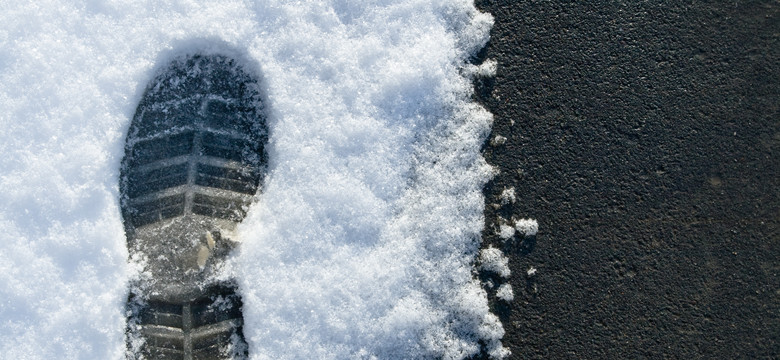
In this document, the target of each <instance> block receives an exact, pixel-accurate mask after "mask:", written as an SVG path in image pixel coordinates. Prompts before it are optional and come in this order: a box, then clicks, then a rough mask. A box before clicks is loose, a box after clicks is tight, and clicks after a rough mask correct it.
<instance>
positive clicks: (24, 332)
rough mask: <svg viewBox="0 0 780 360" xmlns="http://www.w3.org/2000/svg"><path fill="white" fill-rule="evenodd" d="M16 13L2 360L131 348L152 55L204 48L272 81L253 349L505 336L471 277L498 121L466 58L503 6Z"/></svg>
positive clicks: (253, 267) (286, 5) (1, 131)
mask: <svg viewBox="0 0 780 360" xmlns="http://www.w3.org/2000/svg"><path fill="white" fill-rule="evenodd" d="M0 10H2V11H0V105H2V112H0V140H1V141H0V153H1V154H3V156H2V157H0V189H2V190H0V234H2V235H1V236H0V299H2V301H0V320H2V325H3V326H2V327H0V347H1V348H2V349H3V357H4V358H13V359H55V358H56V359H122V358H124V351H125V344H124V327H125V319H124V316H125V314H124V301H125V299H126V296H127V293H126V285H127V280H128V279H129V278H130V277H132V276H137V275H135V272H136V270H134V269H133V268H131V266H130V265H128V263H127V260H126V259H127V252H126V250H125V244H124V241H125V239H124V231H123V226H122V221H121V217H120V212H119V206H118V201H117V200H118V199H117V198H118V185H117V179H118V172H119V171H118V170H119V163H120V161H121V159H122V157H123V155H124V154H123V152H124V138H125V135H126V134H125V132H126V130H127V128H128V126H129V122H130V119H131V118H132V116H133V113H134V111H135V108H136V106H137V103H138V101H139V99H140V96H141V94H142V92H143V90H144V88H145V87H146V86H147V84H148V82H149V81H150V80H151V78H152V76H153V75H154V74H155V70H156V69H157V68H158V67H161V66H166V65H167V64H168V60H169V59H171V58H172V57H174V56H176V55H179V54H181V53H186V52H189V53H192V52H196V51H209V52H226V53H229V54H238V55H239V56H238V57H239V58H240V60H241V61H243V62H245V66H246V67H247V68H249V69H250V70H251V71H254V72H256V75H257V76H258V77H260V78H261V79H262V81H263V84H264V86H265V89H266V92H267V99H268V103H267V104H266V105H267V111H268V115H269V129H270V143H269V152H270V164H269V174H268V177H267V179H266V183H265V188H264V193H263V194H262V195H261V196H259V197H258V198H257V203H256V204H255V205H253V207H252V208H251V209H250V213H249V215H248V217H247V220H246V221H245V222H244V223H243V224H242V225H241V227H240V228H239V230H238V231H239V236H240V237H241V238H242V240H243V245H242V249H241V253H240V254H239V255H238V256H237V257H236V258H235V259H234V260H235V261H234V263H233V264H232V265H233V266H232V267H230V268H229V273H227V274H225V276H234V277H236V278H237V279H238V280H239V282H240V286H241V291H242V295H243V298H244V316H245V322H246V326H245V328H244V332H245V335H246V337H247V341H248V343H249V347H250V349H249V351H250V354H251V356H252V358H254V359H303V358H306V359H345V358H361V359H362V358H380V359H395V358H426V357H433V358H443V359H461V358H465V357H467V356H468V355H471V354H474V353H475V352H476V351H478V348H479V345H478V342H479V341H480V340H481V341H483V342H484V343H486V344H488V351H489V352H490V353H491V354H492V355H493V356H494V357H497V358H501V357H504V356H507V355H508V351H507V350H506V349H505V348H503V347H502V346H501V343H500V339H501V337H502V336H503V328H502V326H501V323H500V322H499V321H498V319H497V317H495V316H494V315H493V314H491V313H490V312H489V309H488V304H487V300H486V294H485V292H484V291H483V290H482V288H481V287H480V285H479V283H478V281H476V280H475V279H473V275H472V267H473V264H474V260H475V257H476V256H477V254H478V253H479V251H478V249H479V242H480V233H481V230H482V226H483V206H484V199H483V197H482V193H481V188H482V186H483V185H484V183H485V182H486V181H487V180H488V179H489V177H490V176H491V174H492V170H491V168H490V167H489V166H488V165H487V164H486V163H485V161H484V159H483V158H482V156H481V155H480V152H479V149H480V146H481V144H482V143H483V142H484V141H485V139H486V137H487V135H488V133H489V130H490V125H491V121H492V118H491V115H490V114H489V113H487V112H486V111H485V110H484V109H482V108H481V107H479V106H478V105H476V104H474V103H472V102H471V100H470V99H471V92H472V85H471V83H470V77H472V76H489V75H491V74H494V73H495V63H487V64H485V65H483V66H479V67H472V66H470V65H466V60H467V59H468V58H469V57H470V56H471V54H474V53H475V52H476V51H477V50H478V49H479V48H480V47H481V46H483V45H484V44H485V43H486V41H487V39H488V31H489V29H490V27H491V24H492V19H491V17H490V16H489V15H486V14H482V13H479V12H478V11H476V10H475V8H474V6H473V3H472V1H471V0H447V1H445V0H433V1H431V0H398V1H392V2H391V1H383V0H319V1H281V0H268V1H257V2H249V1H238V0H221V1H191V0H169V1H159V0H154V1H152V0H146V1H144V0H140V1H121V0H107V1H92V0H88V1H67V0H39V1H19V2H5V3H3V4H2V5H0ZM519 229H520V228H518V230H519ZM499 253H500V252H499ZM482 255H483V257H484V256H485V252H483V254H482ZM494 255H495V254H494ZM498 263H499V264H501V261H500V259H499V260H498ZM503 264H504V267H506V263H505V262H504V263H503ZM482 266H485V263H484V262H483V265H482ZM499 270H500V271H502V272H503V271H504V270H503V269H499ZM506 271H507V275H508V268H507V269H506Z"/></svg>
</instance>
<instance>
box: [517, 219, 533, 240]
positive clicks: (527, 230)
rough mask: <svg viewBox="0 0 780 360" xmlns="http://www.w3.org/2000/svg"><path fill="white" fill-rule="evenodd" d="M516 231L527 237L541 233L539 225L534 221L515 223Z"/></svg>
mask: <svg viewBox="0 0 780 360" xmlns="http://www.w3.org/2000/svg"><path fill="white" fill-rule="evenodd" d="M515 229H517V231H518V232H520V233H521V234H523V235H525V236H534V235H536V233H537V232H538V231H539V224H538V223H537V222H536V220H534V219H520V220H517V221H516V222H515Z"/></svg>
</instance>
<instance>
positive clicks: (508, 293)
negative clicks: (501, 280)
mask: <svg viewBox="0 0 780 360" xmlns="http://www.w3.org/2000/svg"><path fill="white" fill-rule="evenodd" d="M496 297H497V298H499V299H501V300H504V301H506V302H510V301H512V300H514V299H515V293H514V291H512V285H509V284H501V286H499V287H498V290H496Z"/></svg>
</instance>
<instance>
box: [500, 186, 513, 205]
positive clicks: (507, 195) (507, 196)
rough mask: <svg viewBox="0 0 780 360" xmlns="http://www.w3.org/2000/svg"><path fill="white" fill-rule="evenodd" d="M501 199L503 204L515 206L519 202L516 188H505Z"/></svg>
mask: <svg viewBox="0 0 780 360" xmlns="http://www.w3.org/2000/svg"><path fill="white" fill-rule="evenodd" d="M499 198H500V199H501V204H502V205H506V204H514V203H515V201H517V195H515V188H514V187H509V188H504V190H502V191H501V195H499Z"/></svg>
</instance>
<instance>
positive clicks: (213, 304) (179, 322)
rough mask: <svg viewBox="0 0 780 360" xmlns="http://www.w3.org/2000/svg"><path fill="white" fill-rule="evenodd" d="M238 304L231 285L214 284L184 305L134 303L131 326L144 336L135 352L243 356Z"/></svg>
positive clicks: (178, 357) (196, 357)
mask: <svg viewBox="0 0 780 360" xmlns="http://www.w3.org/2000/svg"><path fill="white" fill-rule="evenodd" d="M130 301H131V302H133V301H134V299H131V300H130ZM241 305H242V304H241V298H240V297H239V296H238V295H236V293H235V287H234V286H230V285H220V286H217V287H214V288H212V289H210V290H209V291H208V292H207V294H206V295H204V296H203V297H200V298H198V299H194V300H193V301H191V302H188V303H184V304H176V303H167V302H161V301H148V302H146V303H137V304H134V314H133V317H132V318H133V319H134V321H135V322H134V323H133V324H131V327H132V328H133V330H134V331H135V332H137V333H139V334H140V335H141V336H142V337H143V338H144V339H145V342H144V343H143V344H142V345H141V346H140V348H139V349H137V350H136V351H137V352H138V354H139V355H140V357H141V358H146V359H171V360H174V359H175V360H184V359H192V360H217V359H226V358H232V359H238V358H245V357H246V356H247V351H246V344H245V343H243V341H242V340H240V339H242V338H243V332H242V326H243V319H242V315H241Z"/></svg>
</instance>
